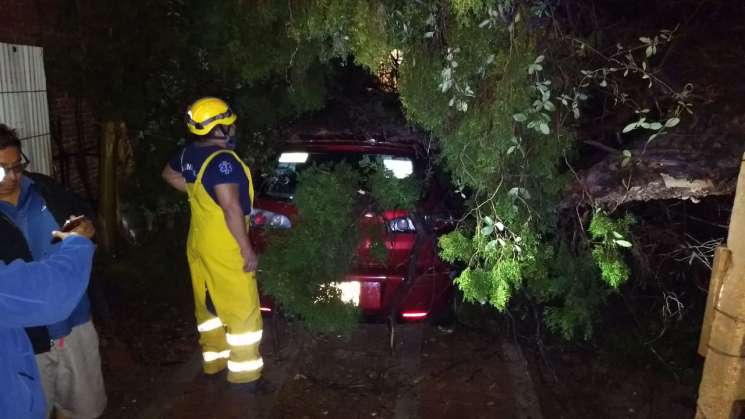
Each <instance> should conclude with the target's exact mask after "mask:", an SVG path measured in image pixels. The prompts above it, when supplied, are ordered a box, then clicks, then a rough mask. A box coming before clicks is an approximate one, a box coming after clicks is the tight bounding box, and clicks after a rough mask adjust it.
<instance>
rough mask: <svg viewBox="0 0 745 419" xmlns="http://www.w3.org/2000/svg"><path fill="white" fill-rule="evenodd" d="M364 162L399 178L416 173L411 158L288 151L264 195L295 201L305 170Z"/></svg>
mask: <svg viewBox="0 0 745 419" xmlns="http://www.w3.org/2000/svg"><path fill="white" fill-rule="evenodd" d="M365 162H368V164H369V162H375V163H378V164H380V165H382V166H383V167H385V168H386V169H387V170H390V171H391V172H392V173H393V176H394V177H396V178H399V179H404V178H407V177H410V176H412V175H413V174H414V166H415V165H414V161H413V160H412V158H411V157H408V156H400V155H399V156H396V155H391V154H374V153H351V152H325V153H323V152H322V153H318V152H305V151H288V152H283V153H282V154H281V155H280V156H279V161H278V163H277V168H276V170H275V173H274V175H273V176H272V177H270V178H269V179H268V180H267V182H265V184H264V187H263V188H262V195H263V196H266V197H269V198H274V199H282V200H292V199H293V197H294V194H295V189H296V188H297V175H298V173H300V172H302V171H303V170H304V169H305V168H307V167H311V166H313V165H327V166H335V165H337V164H339V163H346V164H349V165H350V166H351V167H355V168H359V169H360V170H361V169H362V167H364V166H365Z"/></svg>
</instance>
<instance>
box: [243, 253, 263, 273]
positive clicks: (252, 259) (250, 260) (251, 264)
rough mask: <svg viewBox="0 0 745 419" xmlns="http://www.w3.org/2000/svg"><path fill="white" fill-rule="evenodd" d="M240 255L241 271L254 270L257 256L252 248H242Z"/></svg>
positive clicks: (257, 262) (257, 259) (257, 260)
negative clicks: (241, 257)
mask: <svg viewBox="0 0 745 419" xmlns="http://www.w3.org/2000/svg"><path fill="white" fill-rule="evenodd" d="M241 256H243V272H256V266H257V265H258V264H259V258H258V257H257V256H256V253H255V252H254V251H253V249H242V250H241Z"/></svg>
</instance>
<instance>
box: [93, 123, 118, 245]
mask: <svg viewBox="0 0 745 419" xmlns="http://www.w3.org/2000/svg"><path fill="white" fill-rule="evenodd" d="M116 128H117V127H116V124H115V123H114V122H111V121H109V122H104V124H103V137H102V142H101V147H100V149H101V155H100V158H99V182H100V183H99V186H100V187H99V202H98V224H99V231H97V233H96V235H97V236H98V243H99V245H100V246H101V247H102V248H103V250H105V251H107V252H113V251H115V250H116V236H117V217H116V189H117V188H116V149H117V137H118V136H117V132H116V131H117V130H116Z"/></svg>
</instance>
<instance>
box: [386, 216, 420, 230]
mask: <svg viewBox="0 0 745 419" xmlns="http://www.w3.org/2000/svg"><path fill="white" fill-rule="evenodd" d="M388 228H389V229H390V230H391V231H392V232H394V233H414V232H416V227H414V222H413V221H412V220H411V218H409V217H398V218H394V219H392V220H391V221H389V222H388Z"/></svg>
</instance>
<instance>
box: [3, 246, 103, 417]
mask: <svg viewBox="0 0 745 419" xmlns="http://www.w3.org/2000/svg"><path fill="white" fill-rule="evenodd" d="M94 250H95V246H94V245H93V243H91V241H90V240H88V239H86V238H84V237H80V236H73V237H68V238H66V239H65V240H64V241H63V242H62V246H61V247H60V248H59V250H57V251H56V252H55V253H54V254H52V255H51V256H50V257H49V258H48V259H46V260H43V261H40V262H24V261H21V260H18V261H14V262H12V263H11V264H9V265H5V264H3V263H2V262H0V415H1V416H2V417H4V418H13V419H38V418H44V416H45V406H44V393H43V390H42V387H41V381H40V377H39V370H38V369H37V367H36V359H35V357H34V351H33V349H32V347H31V342H30V341H29V339H28V336H26V332H24V330H23V328H24V327H28V326H39V325H44V324H51V323H54V322H56V321H59V320H61V319H64V318H65V317H67V316H68V315H70V312H71V311H72V310H73V308H74V307H75V305H76V304H77V303H78V302H79V301H80V297H81V296H82V295H83V292H84V291H85V289H86V286H87V285H88V278H89V277H90V271H91V264H92V259H93V252H94Z"/></svg>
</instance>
